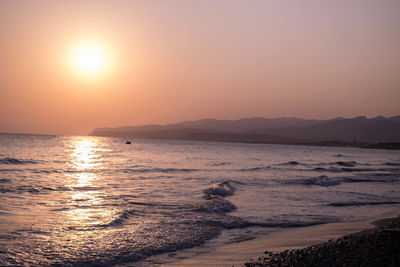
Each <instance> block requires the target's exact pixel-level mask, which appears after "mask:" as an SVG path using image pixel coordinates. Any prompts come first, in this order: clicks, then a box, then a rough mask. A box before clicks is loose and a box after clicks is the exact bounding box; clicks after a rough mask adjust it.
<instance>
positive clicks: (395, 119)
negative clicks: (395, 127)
mask: <svg viewBox="0 0 400 267" xmlns="http://www.w3.org/2000/svg"><path fill="white" fill-rule="evenodd" d="M389 120H391V121H393V122H396V123H399V124H400V115H399V116H394V117H390V118H389Z"/></svg>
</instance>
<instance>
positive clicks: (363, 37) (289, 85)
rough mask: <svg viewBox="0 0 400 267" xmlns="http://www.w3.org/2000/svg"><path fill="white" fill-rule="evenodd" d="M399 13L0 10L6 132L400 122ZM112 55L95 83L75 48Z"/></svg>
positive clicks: (90, 6) (325, 6)
mask: <svg viewBox="0 0 400 267" xmlns="http://www.w3.org/2000/svg"><path fill="white" fill-rule="evenodd" d="M399 14H400V1H398V0H393V1H391V0H385V1H379V0H375V1H369V0H359V1H351V0H343V1H341V0H332V1H329V0H325V1H321V0H315V1H298V0H293V1H285V0H276V1H245V0H243V1H215V0H212V1H204V0H202V1H147V0H146V1H115V0H114V1H29V0H27V1H15V0H10V1H6V0H3V1H0V63H1V64H0V132H1V131H2V132H26V133H54V134H62V133H64V134H87V133H89V132H90V131H91V129H93V128H95V127H103V126H111V127H113V126H123V125H137V124H147V123H162V124H164V123H171V122H178V121H181V120H196V119H202V118H210V117H213V118H220V119H223V118H224V119H238V118H242V117H253V116H261V117H281V116H296V117H304V118H332V117H337V116H343V117H352V116H357V115H367V116H369V117H371V116H377V115H384V116H392V115H398V114H400V15H399ZM84 42H89V43H92V44H93V43H94V44H98V45H99V46H101V47H102V49H103V50H102V51H106V53H107V60H106V62H105V63H104V65H105V67H104V69H103V71H102V72H101V73H100V72H99V73H98V74H96V75H92V76H90V77H88V76H85V75H84V74H82V73H80V70H79V69H78V68H77V67H76V66H75V67H74V66H72V65H71V64H70V63H69V62H70V61H71V53H72V52H71V51H74V50H73V49H74V47H77V46H79V44H81V43H84Z"/></svg>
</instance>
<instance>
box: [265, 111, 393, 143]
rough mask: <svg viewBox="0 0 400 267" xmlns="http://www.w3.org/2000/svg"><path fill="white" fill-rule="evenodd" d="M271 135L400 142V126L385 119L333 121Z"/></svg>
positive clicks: (289, 129)
mask: <svg viewBox="0 0 400 267" xmlns="http://www.w3.org/2000/svg"><path fill="white" fill-rule="evenodd" d="M269 133H271V134H276V135H281V136H286V137H296V138H299V139H304V140H309V141H326V140H338V141H344V142H353V141H357V142H365V143H379V142H400V124H399V123H396V122H394V121H392V120H390V119H386V118H384V117H381V116H380V117H376V118H372V119H367V118H366V117H363V116H360V117H356V118H352V119H337V120H331V121H327V122H323V123H319V124H315V125H310V126H307V127H287V128H280V129H271V130H270V131H269Z"/></svg>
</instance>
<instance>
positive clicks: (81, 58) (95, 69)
mask: <svg viewBox="0 0 400 267" xmlns="http://www.w3.org/2000/svg"><path fill="white" fill-rule="evenodd" d="M70 59H71V63H72V67H73V69H74V70H75V71H77V72H78V73H79V74H81V75H84V76H99V75H100V74H102V73H104V72H105V71H106V69H107V67H108V65H109V64H110V62H109V61H110V59H109V55H108V53H107V50H106V49H105V48H104V47H103V46H101V45H100V44H97V43H81V44H79V45H77V46H76V47H75V49H74V50H73V51H72V55H71V58H70Z"/></svg>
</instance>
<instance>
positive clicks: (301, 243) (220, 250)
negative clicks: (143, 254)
mask: <svg viewBox="0 0 400 267" xmlns="http://www.w3.org/2000/svg"><path fill="white" fill-rule="evenodd" d="M399 215H400V209H399V208H396V209H394V210H393V211H390V212H386V213H383V214H381V215H379V216H378V217H373V218H369V219H364V220H359V221H346V222H336V223H328V224H320V225H313V226H307V227H298V228H290V229H285V228H280V229H278V230H277V231H273V232H270V233H267V234H262V235H259V236H257V237H255V238H254V239H251V240H247V241H242V242H238V243H230V244H224V245H221V246H217V247H214V248H213V249H209V250H204V249H197V253H192V254H191V255H188V256H187V257H185V256H182V257H180V258H178V257H177V258H169V259H165V258H164V260H163V263H159V264H156V266H168V267H181V266H221V267H222V266H244V265H245V264H250V265H247V266H264V265H262V264H261V263H260V262H257V260H260V259H261V258H262V257H263V256H264V257H265V256H267V254H265V251H268V252H272V253H273V254H272V255H276V254H279V253H282V252H284V251H288V250H289V251H293V250H300V249H307V248H310V247H311V246H313V247H314V246H321V245H323V244H325V243H326V242H329V241H331V242H332V240H338V239H340V238H343V237H345V236H348V235H358V234H361V235H362V233H364V232H366V231H372V230H374V229H377V227H381V226H382V225H383V224H385V223H387V222H389V221H391V220H394V219H395V218H397V216H399ZM195 250H196V249H195ZM251 264H253V265H251ZM266 266H267V265H266Z"/></svg>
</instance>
